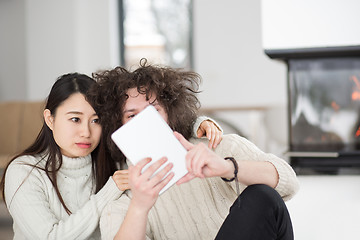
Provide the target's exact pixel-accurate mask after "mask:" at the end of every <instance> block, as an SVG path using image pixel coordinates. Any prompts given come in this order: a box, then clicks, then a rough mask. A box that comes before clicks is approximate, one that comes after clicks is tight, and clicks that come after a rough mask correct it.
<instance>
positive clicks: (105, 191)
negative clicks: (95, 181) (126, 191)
mask: <svg viewBox="0 0 360 240" xmlns="http://www.w3.org/2000/svg"><path fill="white" fill-rule="evenodd" d="M122 193H123V191H121V190H120V189H119V188H118V187H117V186H116V183H115V182H114V180H113V178H112V177H111V176H110V177H109V179H108V181H107V182H106V184H105V185H104V187H102V188H101V190H100V191H99V192H98V193H97V194H96V195H95V196H96V198H97V204H98V208H99V209H101V211H102V210H103V209H104V207H105V206H106V205H107V204H108V203H109V202H111V201H113V200H116V199H118V198H119V197H120V196H121V194H122Z"/></svg>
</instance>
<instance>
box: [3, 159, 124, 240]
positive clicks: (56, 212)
mask: <svg viewBox="0 0 360 240" xmlns="http://www.w3.org/2000/svg"><path fill="white" fill-rule="evenodd" d="M40 159H41V158H40V156H39V157H36V158H35V157H32V156H23V157H20V158H18V159H16V160H14V161H13V162H12V163H11V164H10V165H9V168H8V170H7V172H6V179H5V182H6V185H5V198H6V203H7V207H8V209H9V211H10V214H11V216H12V218H13V220H14V224H13V229H14V239H100V232H99V228H98V223H99V218H100V215H101V212H102V210H103V209H104V207H105V206H106V204H107V203H109V202H110V201H112V200H115V199H117V198H119V196H120V195H121V193H122V192H121V191H120V190H119V189H118V188H117V186H116V184H115V182H114V181H113V180H112V178H111V177H110V178H109V180H108V181H107V183H106V185H105V186H104V187H103V188H102V189H101V190H100V191H99V192H98V193H97V194H95V195H94V183H93V176H92V174H91V168H92V166H91V156H90V155H88V156H86V157H81V158H68V157H65V156H63V165H62V167H61V169H60V171H59V172H58V178H57V179H58V186H59V190H60V193H61V195H62V197H63V199H64V201H65V203H66V206H67V207H68V208H69V209H70V211H71V212H72V214H71V215H68V214H67V213H66V211H65V209H64V208H63V207H62V205H61V203H60V201H59V199H58V196H57V195H56V192H55V190H54V188H53V186H52V184H51V182H50V180H49V178H48V177H47V176H46V174H45V172H44V171H42V170H39V169H37V168H33V167H32V166H29V165H24V163H25V164H32V165H34V164H36V163H37V162H38V161H39V160H40ZM44 164H45V161H44V160H41V161H40V163H39V165H38V166H40V167H44ZM19 186H20V187H19Z"/></svg>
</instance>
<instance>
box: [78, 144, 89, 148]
mask: <svg viewBox="0 0 360 240" xmlns="http://www.w3.org/2000/svg"><path fill="white" fill-rule="evenodd" d="M76 145H77V146H78V147H79V148H89V147H91V143H76Z"/></svg>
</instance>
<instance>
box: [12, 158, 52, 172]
mask: <svg viewBox="0 0 360 240" xmlns="http://www.w3.org/2000/svg"><path fill="white" fill-rule="evenodd" d="M43 159H44V156H42V155H35V156H33V155H22V156H19V157H17V158H15V159H14V160H13V161H12V162H11V163H10V164H9V166H8V171H10V170H11V169H19V168H22V169H27V168H33V167H34V166H38V167H43V166H44V162H45V161H43Z"/></svg>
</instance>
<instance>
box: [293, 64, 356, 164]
mask: <svg viewBox="0 0 360 240" xmlns="http://www.w3.org/2000/svg"><path fill="white" fill-rule="evenodd" d="M287 64H288V106H289V109H288V121H289V124H288V126H289V146H288V148H289V153H288V155H289V157H290V163H291V165H293V166H294V167H295V168H299V167H308V168H314V169H316V170H322V171H334V170H335V171H336V170H337V169H339V168H341V167H350V168H353V167H360V57H346V58H345V57H332V58H329V57H326V58H298V59H289V60H287Z"/></svg>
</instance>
